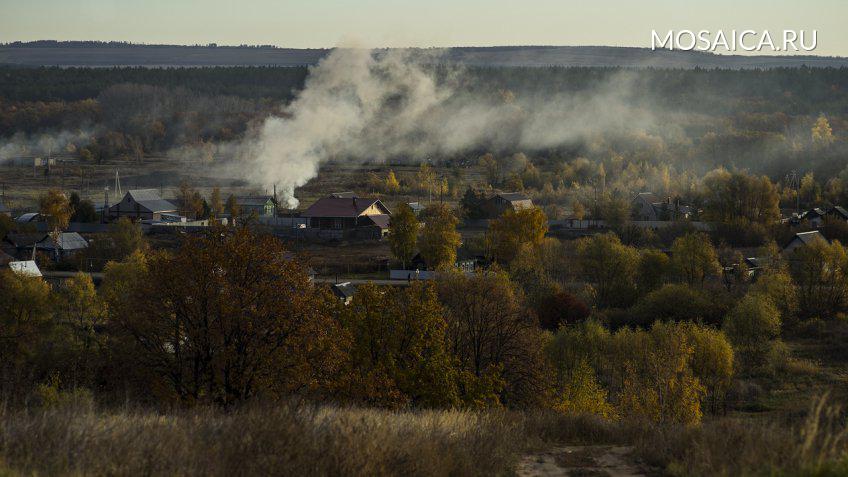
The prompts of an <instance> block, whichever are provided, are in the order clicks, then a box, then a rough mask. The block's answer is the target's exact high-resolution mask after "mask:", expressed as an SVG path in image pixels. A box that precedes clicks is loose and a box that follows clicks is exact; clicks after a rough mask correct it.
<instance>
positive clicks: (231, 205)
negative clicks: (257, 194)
mask: <svg viewBox="0 0 848 477" xmlns="http://www.w3.org/2000/svg"><path fill="white" fill-rule="evenodd" d="M224 210H225V211H226V212H227V214H228V215H229V216H230V220H235V219H236V217H238V216H240V215H241V206H239V203H238V200H236V197H235V196H234V195H232V194H230V196H229V197H227V202H226V204H224Z"/></svg>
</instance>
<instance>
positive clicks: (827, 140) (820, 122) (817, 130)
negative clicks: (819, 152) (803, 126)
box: [810, 114, 833, 147]
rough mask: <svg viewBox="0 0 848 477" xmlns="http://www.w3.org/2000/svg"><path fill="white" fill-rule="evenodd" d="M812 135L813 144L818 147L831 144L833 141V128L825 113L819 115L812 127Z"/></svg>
mask: <svg viewBox="0 0 848 477" xmlns="http://www.w3.org/2000/svg"><path fill="white" fill-rule="evenodd" d="M810 136H811V138H812V140H813V145H815V146H816V147H824V146H829V145H830V144H831V143H833V129H831V127H830V122H829V121H828V120H827V117H825V115H824V114H822V115H819V117H818V119H816V123H815V124H814V125H813V127H812V129H810Z"/></svg>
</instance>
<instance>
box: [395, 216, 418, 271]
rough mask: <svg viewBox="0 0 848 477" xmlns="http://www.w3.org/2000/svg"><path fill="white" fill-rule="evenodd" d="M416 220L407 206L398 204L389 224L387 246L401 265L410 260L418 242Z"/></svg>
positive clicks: (404, 265)
mask: <svg viewBox="0 0 848 477" xmlns="http://www.w3.org/2000/svg"><path fill="white" fill-rule="evenodd" d="M418 231H419V226H418V219H417V218H416V217H415V212H413V211H412V208H411V207H409V206H408V205H407V204H400V205H399V206H398V208H397V210H396V211H395V213H394V214H393V215H392V219H391V221H390V222H389V245H390V246H391V249H392V254H393V255H394V256H395V259H397V260H400V261H401V263H403V268H406V263H407V262H409V261H410V260H412V257H413V255H415V245H416V242H417V240H418Z"/></svg>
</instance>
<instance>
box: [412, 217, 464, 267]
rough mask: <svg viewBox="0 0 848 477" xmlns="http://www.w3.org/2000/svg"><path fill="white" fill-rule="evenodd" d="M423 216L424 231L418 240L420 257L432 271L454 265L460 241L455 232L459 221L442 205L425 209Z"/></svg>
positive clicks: (457, 233)
mask: <svg viewBox="0 0 848 477" xmlns="http://www.w3.org/2000/svg"><path fill="white" fill-rule="evenodd" d="M424 215H425V216H426V221H425V223H424V230H423V232H422V234H421V237H420V239H419V240H418V248H419V250H420V251H421V256H422V257H423V258H424V261H425V262H427V266H429V267H431V268H433V269H440V268H444V267H452V266H453V265H454V263H456V249H457V248H459V245H460V243H461V240H462V237H461V236H460V235H459V232H457V231H456V224H457V223H458V222H459V220H458V219H457V218H456V216H455V215H454V214H453V212H451V210H450V209H449V208H448V207H447V206H446V205H444V204H433V205H431V206H429V207H427V209H426V210H425V211H424Z"/></svg>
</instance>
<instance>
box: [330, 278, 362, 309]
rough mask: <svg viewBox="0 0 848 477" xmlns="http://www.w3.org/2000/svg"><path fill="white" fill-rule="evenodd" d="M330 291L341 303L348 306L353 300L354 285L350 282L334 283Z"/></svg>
mask: <svg viewBox="0 0 848 477" xmlns="http://www.w3.org/2000/svg"><path fill="white" fill-rule="evenodd" d="M330 291H332V292H333V295H335V296H336V298H338V299H339V300H341V302H342V303H344V304H345V305H349V304H350V301H351V300H352V299H353V295H354V294H355V293H356V285H354V284H353V283H350V282H342V283H334V284H333V285H331V286H330Z"/></svg>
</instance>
